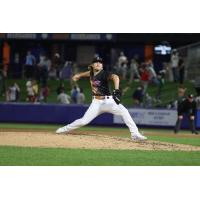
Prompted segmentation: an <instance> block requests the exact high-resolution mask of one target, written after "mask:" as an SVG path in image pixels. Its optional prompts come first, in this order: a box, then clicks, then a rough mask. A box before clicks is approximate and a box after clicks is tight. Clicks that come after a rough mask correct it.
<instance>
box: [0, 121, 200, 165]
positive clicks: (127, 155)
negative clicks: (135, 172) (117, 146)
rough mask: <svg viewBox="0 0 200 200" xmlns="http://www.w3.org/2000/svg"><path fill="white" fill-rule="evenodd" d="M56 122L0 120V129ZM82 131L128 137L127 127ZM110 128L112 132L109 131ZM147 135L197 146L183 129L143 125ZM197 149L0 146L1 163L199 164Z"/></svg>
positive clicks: (45, 128)
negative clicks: (5, 121) (188, 150)
mask: <svg viewBox="0 0 200 200" xmlns="http://www.w3.org/2000/svg"><path fill="white" fill-rule="evenodd" d="M59 126H60V125H38V124H37V125H34V124H10V123H2V124H0V131H2V130H9V129H10V130H11V129H15V130H17V131H20V130H21V131H24V130H28V129H30V130H35V131H38V130H39V131H55V130H56V128H58V127H59ZM80 130H82V131H88V132H89V131H96V132H97V133H98V132H99V133H100V134H106V135H116V136H119V137H130V134H129V131H128V129H127V128H106V127H104V128H100V127H89V126H86V127H83V128H81V129H80ZM113 131H114V133H113ZM111 132H112V133H111ZM143 132H144V133H145V134H146V135H147V137H148V139H151V140H159V141H165V142H172V143H179V144H190V145H195V146H200V137H199V136H196V137H195V136H192V135H191V136H192V137H189V136H190V135H189V136H188V133H189V132H187V131H183V132H182V133H181V134H182V136H181V137H180V136H179V135H178V136H174V134H173V133H172V131H171V130H166V129H163V130H158V129H143ZM199 158H200V151H199V152H181V151H176V152H168V151H139V150H137V151H136V150H87V149H64V148H32V147H12V146H0V165H2V166H5V165H6V166H7V165H8V166H13V165H14V166H18V165H19V166H24V165H25V166H27V165H28V166H29V165H31V166H34V165H39V166H55V165H56V166H63V165H64V166H66V165H67V166H69V165H70V166H72V165H73V166H132V165H133V166H136V165H139V166H155V165H156V166H195V165H196V166H199V165H200V159H199Z"/></svg>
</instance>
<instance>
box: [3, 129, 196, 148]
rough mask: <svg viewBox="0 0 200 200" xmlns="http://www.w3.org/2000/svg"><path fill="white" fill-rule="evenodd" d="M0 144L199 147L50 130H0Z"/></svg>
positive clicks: (72, 146)
mask: <svg viewBox="0 0 200 200" xmlns="http://www.w3.org/2000/svg"><path fill="white" fill-rule="evenodd" d="M0 145H2V146H7V145H9V146H23V147H53V148H58V147H59V148H76V149H118V150H119V149H123V150H125V149H126V150H131V149H134V150H164V151H200V147H196V146H191V145H183V144H172V143H167V142H159V141H152V140H147V141H145V142H134V141H131V139H130V138H120V137H113V136H105V135H97V134H91V133H90V134H86V133H85V134H84V133H78V132H77V133H74V134H68V135H56V134H55V133H50V132H0Z"/></svg>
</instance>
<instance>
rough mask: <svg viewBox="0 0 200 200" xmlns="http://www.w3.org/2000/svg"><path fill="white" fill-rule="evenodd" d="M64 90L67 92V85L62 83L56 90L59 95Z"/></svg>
mask: <svg viewBox="0 0 200 200" xmlns="http://www.w3.org/2000/svg"><path fill="white" fill-rule="evenodd" d="M63 90H64V91H65V84H64V83H63V82H60V84H59V86H58V87H57V89H56V93H57V95H59V94H60V93H61V92H62V91H63Z"/></svg>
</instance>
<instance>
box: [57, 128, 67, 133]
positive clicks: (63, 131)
mask: <svg viewBox="0 0 200 200" xmlns="http://www.w3.org/2000/svg"><path fill="white" fill-rule="evenodd" d="M67 132H68V129H67V126H63V127H61V128H58V129H57V130H56V133H57V134H64V133H67Z"/></svg>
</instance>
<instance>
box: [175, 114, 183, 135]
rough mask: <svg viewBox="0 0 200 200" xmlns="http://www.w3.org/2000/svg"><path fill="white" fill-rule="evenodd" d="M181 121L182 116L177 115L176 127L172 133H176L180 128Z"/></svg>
mask: <svg viewBox="0 0 200 200" xmlns="http://www.w3.org/2000/svg"><path fill="white" fill-rule="evenodd" d="M182 119H183V115H178V119H177V121H176V125H175V128H174V133H175V134H176V133H178V132H179V130H180V128H181V122H182Z"/></svg>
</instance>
